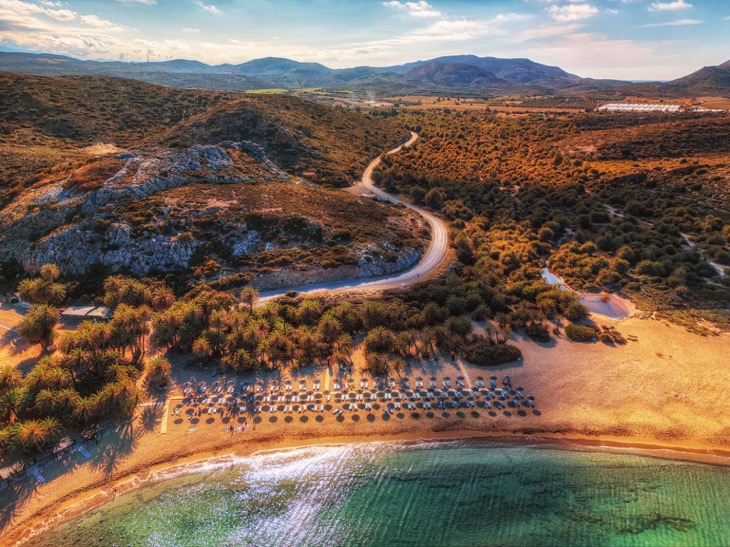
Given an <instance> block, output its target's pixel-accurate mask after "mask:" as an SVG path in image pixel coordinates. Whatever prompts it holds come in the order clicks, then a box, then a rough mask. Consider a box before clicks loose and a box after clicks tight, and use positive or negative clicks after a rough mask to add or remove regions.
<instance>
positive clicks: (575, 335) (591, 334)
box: [565, 325, 596, 342]
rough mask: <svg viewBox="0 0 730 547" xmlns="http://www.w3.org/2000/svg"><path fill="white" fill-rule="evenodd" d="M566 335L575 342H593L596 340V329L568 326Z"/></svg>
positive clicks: (583, 326)
mask: <svg viewBox="0 0 730 547" xmlns="http://www.w3.org/2000/svg"><path fill="white" fill-rule="evenodd" d="M565 335H566V336H567V337H568V338H570V339H571V340H572V341H573V342H592V341H593V340H595V338H596V329H595V328H594V327H589V326H586V325H568V326H567V327H565Z"/></svg>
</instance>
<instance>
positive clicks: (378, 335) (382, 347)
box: [363, 327, 395, 353]
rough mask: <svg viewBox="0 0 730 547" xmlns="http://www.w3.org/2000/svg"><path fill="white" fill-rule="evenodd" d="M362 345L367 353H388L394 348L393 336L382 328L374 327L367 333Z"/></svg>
mask: <svg viewBox="0 0 730 547" xmlns="http://www.w3.org/2000/svg"><path fill="white" fill-rule="evenodd" d="M363 343H364V344H365V350H366V351H368V352H373V353H375V352H378V353H390V352H392V351H393V348H394V347H395V335H394V334H393V332H392V331H390V330H388V329H386V328H384V327H375V328H374V329H373V330H371V331H370V332H368V334H367V336H366V337H365V340H364V342H363Z"/></svg>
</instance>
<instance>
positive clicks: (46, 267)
mask: <svg viewBox="0 0 730 547" xmlns="http://www.w3.org/2000/svg"><path fill="white" fill-rule="evenodd" d="M38 273H39V275H40V276H41V277H42V278H43V279H45V280H46V281H48V282H51V283H52V282H54V281H55V280H56V279H58V278H59V277H60V275H61V270H59V269H58V266H56V265H55V264H50V263H49V264H43V266H41V269H40V270H39V271H38Z"/></svg>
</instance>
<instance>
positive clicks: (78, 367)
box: [59, 348, 89, 387]
mask: <svg viewBox="0 0 730 547" xmlns="http://www.w3.org/2000/svg"><path fill="white" fill-rule="evenodd" d="M88 359H89V353H88V352H86V351H84V350H83V349H81V348H74V349H72V350H71V351H70V352H68V353H66V354H64V355H63V356H62V357H61V360H60V362H59V365H60V366H61V367H63V368H64V369H65V370H67V371H69V373H70V374H71V381H72V382H73V385H74V387H75V386H76V385H77V383H78V382H77V377H78V375H79V374H81V373H82V372H83V371H84V370H86V369H87V368H88V365H87V362H88Z"/></svg>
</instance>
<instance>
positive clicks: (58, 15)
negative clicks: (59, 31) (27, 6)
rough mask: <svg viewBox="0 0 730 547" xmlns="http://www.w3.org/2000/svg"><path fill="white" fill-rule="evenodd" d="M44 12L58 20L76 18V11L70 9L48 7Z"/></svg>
mask: <svg viewBox="0 0 730 547" xmlns="http://www.w3.org/2000/svg"><path fill="white" fill-rule="evenodd" d="M43 12H44V13H45V14H46V15H48V17H51V18H53V19H55V20H56V21H73V20H74V19H76V13H75V12H73V11H71V10H70V9H47V10H43Z"/></svg>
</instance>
